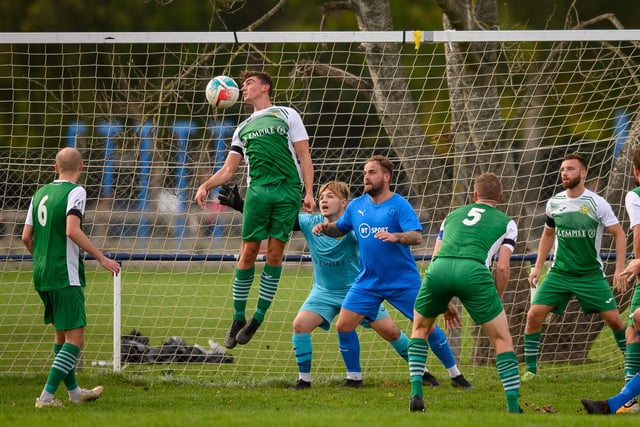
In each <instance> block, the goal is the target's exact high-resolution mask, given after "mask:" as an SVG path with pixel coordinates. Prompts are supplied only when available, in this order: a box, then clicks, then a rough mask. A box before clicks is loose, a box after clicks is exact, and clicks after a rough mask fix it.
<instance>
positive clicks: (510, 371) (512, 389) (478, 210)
mask: <svg viewBox="0 0 640 427" xmlns="http://www.w3.org/2000/svg"><path fill="white" fill-rule="evenodd" d="M473 196H474V202H475V203H472V204H470V205H467V206H463V207H460V208H458V209H456V210H454V211H453V212H451V213H450V214H449V215H448V216H447V218H446V219H445V220H444V222H443V223H442V226H441V227H440V232H439V233H438V238H437V240H436V244H435V247H434V249H433V261H432V262H431V264H430V265H429V268H428V269H427V271H426V273H425V276H424V279H423V281H422V286H421V287H420V291H419V292H418V297H417V298H416V302H415V306H414V316H413V330H412V333H411V339H410V340H409V372H410V377H411V378H410V379H411V399H410V402H409V410H410V411H412V412H419V411H424V408H425V405H424V400H423V390H422V382H421V378H420V377H421V369H423V368H424V366H425V364H426V362H427V350H428V348H429V346H428V343H427V340H426V336H427V333H428V331H429V330H430V329H431V327H432V326H433V325H434V324H435V321H436V318H437V317H438V316H439V315H440V314H443V313H444V314H445V322H448V321H450V320H449V319H448V314H447V313H448V305H449V303H450V301H451V299H452V298H453V297H458V298H459V299H460V302H461V303H462V305H463V306H464V307H465V309H466V310H467V311H468V312H469V315H470V316H471V318H472V319H473V321H474V322H475V323H477V324H478V325H480V326H481V327H482V329H483V330H484V331H485V333H486V334H487V335H488V336H489V338H490V339H491V343H492V344H493V347H494V349H495V351H496V368H497V369H498V375H499V377H500V380H501V382H502V386H503V389H504V391H505V394H506V399H507V411H508V412H513V413H519V412H520V411H521V409H520V405H519V403H518V398H519V394H520V378H519V376H518V358H517V357H516V354H515V352H514V350H513V341H512V338H511V333H510V332H509V325H508V322H507V316H506V314H505V311H504V308H503V306H502V301H501V300H500V298H501V296H502V293H503V292H504V289H505V287H506V285H507V283H508V281H509V262H510V257H511V254H512V253H513V250H514V248H515V242H516V238H517V235H518V227H517V226H516V223H515V222H514V221H513V220H512V219H510V218H509V217H508V216H507V215H506V214H504V213H503V212H501V211H500V210H498V209H497V208H496V205H497V204H498V203H499V202H500V201H502V199H503V194H502V185H501V183H500V180H499V179H498V177H497V176H495V175H494V174H492V173H484V174H482V175H480V176H479V177H478V178H476V181H475V184H474V193H473ZM496 254H497V255H498V261H497V266H496V273H495V282H494V278H493V276H492V274H491V270H490V269H489V268H490V266H491V263H492V260H493V257H494V255H496Z"/></svg>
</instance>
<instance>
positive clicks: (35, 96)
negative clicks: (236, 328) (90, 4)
mask: <svg viewBox="0 0 640 427" xmlns="http://www.w3.org/2000/svg"><path fill="white" fill-rule="evenodd" d="M639 43H640V31H635V30H629V31H626V30H618V31H599V30H584V31H486V32H455V31H389V32H285V33H278V32H269V33H264V32H245V33H232V32H230V33H215V32H214V33H0V57H1V58H2V60H1V61H0V64H2V65H0V67H1V68H2V73H1V77H0V92H1V93H2V96H0V116H2V120H0V152H1V155H0V178H1V179H0V185H2V187H3V188H2V192H3V194H4V197H3V198H2V201H1V203H2V210H1V216H2V220H1V221H0V283H2V286H1V287H0V306H1V311H2V313H3V316H1V317H0V333H1V334H2V336H3V337H4V340H3V342H2V343H1V344H0V349H1V353H2V355H3V357H2V358H1V359H0V370H2V371H4V372H10V373H25V372H44V371H46V369H48V366H49V364H50V360H51V352H52V345H51V344H52V343H51V340H52V336H53V331H52V330H51V327H50V326H45V325H44V324H43V313H42V308H41V303H40V300H39V298H38V295H37V294H36V292H35V291H34V290H33V285H32V283H31V269H32V265H31V261H30V257H29V256H28V254H27V252H26V250H25V248H24V247H23V245H22V243H21V241H20V233H21V230H22V225H23V223H24V219H25V216H26V209H27V207H28V205H29V200H30V197H31V196H32V195H33V193H34V192H35V190H36V189H37V188H38V187H39V186H41V185H43V184H45V183H47V182H50V181H51V180H52V179H54V177H55V173H54V170H53V161H54V155H55V153H56V152H57V150H59V149H60V148H61V147H64V146H74V147H77V148H78V149H80V150H81V152H82V153H83V157H84V159H85V169H84V174H83V176H82V178H81V183H82V184H83V185H84V186H85V188H86V189H87V193H88V205H87V212H86V215H85V221H84V227H85V231H86V232H87V234H88V235H89V236H90V237H91V239H92V240H93V242H94V243H95V244H96V245H97V246H98V247H100V248H101V249H103V250H104V251H105V252H107V253H109V254H110V255H111V256H113V257H115V258H116V259H118V261H120V262H121V263H122V267H123V271H122V275H121V277H119V278H117V279H116V280H115V281H114V279H113V278H112V277H110V276H109V275H108V274H107V273H106V272H104V271H101V270H100V268H99V266H97V265H96V263H95V262H93V261H92V260H88V261H87V272H88V287H87V289H86V301H87V312H88V326H87V329H86V335H87V337H86V345H85V348H84V349H83V356H82V362H83V363H82V369H87V370H89V369H94V370H105V369H114V370H120V369H124V370H125V371H129V372H143V373H146V372H161V373H166V372H173V373H177V374H183V375H189V376H195V377H204V378H210V377H213V376H218V377H219V378H237V377H239V376H242V375H246V376H248V377H255V376H257V375H259V376H261V377H263V378H264V377H267V378H279V377H289V378H295V373H296V371H297V369H296V364H295V358H294V356H293V351H292V344H291V334H292V321H293V319H294V317H295V315H296V313H297V312H298V309H299V308H300V305H301V303H302V302H303V301H304V299H305V297H306V296H307V294H308V292H309V289H310V287H311V283H312V267H311V263H310V262H309V261H310V260H309V256H308V251H307V248H306V245H305V242H304V238H303V236H302V235H301V234H300V233H298V232H294V233H293V235H292V238H291V240H290V242H289V243H288V244H287V247H286V251H285V253H286V259H285V264H284V273H283V278H282V281H281V283H280V286H279V289H278V293H277V295H276V298H275V301H274V303H273V305H272V309H271V310H270V312H269V313H268V316H267V319H266V322H265V324H264V325H263V327H262V328H261V329H260V330H259V332H258V334H257V336H256V337H255V338H254V339H253V340H252V341H251V343H249V344H248V345H246V346H238V347H236V348H235V349H233V350H226V351H225V350H223V349H222V348H221V347H220V345H221V344H222V342H223V338H224V335H225V333H226V331H227V329H228V327H229V325H230V322H231V319H232V289H231V283H232V278H233V269H234V267H235V262H236V260H237V254H238V253H239V251H240V243H241V240H240V224H241V215H240V214H239V213H237V212H233V211H232V210H230V209H229V208H227V207H225V206H222V205H220V203H219V202H218V200H217V191H212V192H211V193H210V201H209V203H208V205H207V207H206V209H201V208H200V207H199V206H198V205H197V204H195V203H194V201H193V198H194V195H195V191H196V189H197V187H198V185H199V184H200V183H201V182H202V181H203V180H204V179H206V178H207V177H208V176H209V175H210V174H211V173H212V172H214V171H216V170H218V169H219V168H220V167H221V165H222V163H223V162H224V159H225V157H226V153H227V150H228V148H229V144H230V139H231V135H232V133H233V130H234V128H235V126H236V125H237V123H238V122H239V121H241V120H243V119H244V118H245V117H247V116H248V115H249V114H250V111H249V109H248V108H247V107H246V106H245V105H243V104H242V102H239V103H238V104H236V105H235V106H233V107H231V108H229V109H226V110H219V109H218V110H216V109H214V108H212V107H211V106H210V105H209V104H208V103H207V102H206V100H205V91H204V89H205V86H206V84H207V82H208V80H209V79H211V78H212V77H213V76H215V75H220V74H225V75H229V76H231V77H234V78H238V76H239V75H240V73H241V72H242V71H243V70H245V69H257V70H264V71H266V72H268V73H269V74H271V75H272V76H273V79H274V86H275V87H274V96H275V97H274V103H276V104H280V105H288V106H292V107H294V108H296V109H297V110H298V111H299V112H300V114H301V116H302V118H303V121H304V123H305V125H306V127H307V130H308V132H309V134H310V144H311V156H312V159H313V163H314V166H315V181H316V189H317V188H318V186H319V184H321V183H323V182H325V181H328V180H336V179H337V180H341V181H345V182H346V183H348V184H349V186H350V188H351V190H352V196H354V197H355V196H358V195H361V194H362V191H363V185H362V174H361V171H362V168H363V166H364V162H365V161H366V159H367V158H369V157H370V156H371V155H373V154H384V155H386V156H388V157H389V158H390V159H391V160H392V161H393V163H394V164H395V167H396V172H395V173H394V177H393V186H394V189H395V191H397V192H399V193H401V194H402V195H404V196H406V197H407V198H408V199H409V200H410V202H411V204H412V205H413V207H414V208H415V211H416V212H417V213H418V215H419V216H420V218H421V221H422V224H423V227H424V234H423V235H424V239H423V244H422V245H420V246H418V247H415V248H414V255H415V257H416V260H417V262H418V264H419V267H420V269H421V271H423V270H424V269H425V268H426V266H427V265H428V262H429V260H430V254H431V251H432V248H433V245H434V242H435V238H436V235H437V231H438V228H439V226H440V224H441V222H442V220H443V219H444V217H445V216H446V214H447V213H448V212H449V211H450V210H451V209H453V208H455V207H457V206H460V205H463V204H465V203H468V202H470V201H471V199H472V189H471V185H472V182H473V178H474V177H475V176H477V175H478V174H479V173H481V172H485V171H491V172H494V173H496V174H497V175H499V176H500V177H501V178H502V182H503V184H504V186H505V200H504V203H502V204H501V205H500V207H501V208H502V209H504V210H505V211H506V212H507V213H508V214H509V215H510V216H512V217H513V218H514V219H515V220H516V221H517V223H518V226H519V236H518V243H517V247H516V251H515V253H514V255H513V258H512V263H511V267H512V272H511V280H510V282H509V285H508V288H507V290H506V292H505V294H504V303H505V309H506V311H507V315H508V317H509V321H510V325H511V331H512V334H513V337H514V344H515V346H516V352H517V354H518V356H519V357H520V359H521V360H522V355H523V351H522V337H523V331H524V324H525V320H526V312H527V310H528V308H529V304H530V296H529V285H528V283H527V275H528V273H529V270H530V267H531V263H532V261H533V260H535V257H536V250H537V245H538V241H539V238H540V236H541V233H542V229H543V223H544V207H545V203H546V201H547V200H548V198H549V197H550V196H551V195H552V194H554V193H555V192H557V191H558V190H559V179H558V176H559V173H558V170H559V164H560V162H561V159H562V158H563V157H564V156H565V155H566V154H568V153H571V152H576V151H577V152H579V153H581V154H582V155H584V156H585V157H586V158H587V160H588V162H589V174H588V186H589V188H591V189H593V190H595V191H597V192H598V193H600V194H602V195H603V196H604V197H605V198H606V199H607V200H608V201H609V202H610V203H611V205H612V206H613V208H614V211H615V213H616V214H617V215H618V218H619V220H620V221H621V223H622V225H623V227H624V228H625V230H627V229H628V218H627V216H626V213H625V211H624V206H623V204H624V194H625V192H626V191H628V190H630V189H632V188H633V187H634V186H635V184H634V182H633V178H632V174H631V163H630V152H631V150H632V149H633V148H634V147H635V146H636V145H637V135H638V130H639V126H638V117H637V111H640V97H639V94H640V78H639V77H638V71H637V70H638V69H639V67H638V63H639V62H640V51H639V49H638V47H639ZM240 172H241V173H239V174H236V177H235V178H234V181H233V183H235V184H237V185H238V186H239V188H240V190H241V192H242V193H244V190H245V188H246V184H245V174H246V170H245V169H244V167H243V168H242V169H241V171H240ZM612 251H613V245H612V241H611V239H610V238H608V237H607V238H605V239H604V241H603V247H602V254H603V258H604V262H605V266H606V273H607V274H608V277H609V278H611V274H612V272H613V264H614V263H613V262H612V259H613V258H612V257H613V256H614V254H612ZM263 261H264V254H261V255H260V257H259V259H258V263H257V268H258V270H260V269H261V268H262V265H263ZM257 288H258V286H257V284H254V286H253V288H252V291H251V296H250V299H249V306H248V309H249V310H251V309H252V308H253V304H254V301H255V299H256V298H257ZM630 296H631V291H629V292H627V293H624V294H620V293H617V292H616V299H617V300H618V303H619V307H620V310H621V311H625V310H626V309H627V307H628V304H629V301H630ZM387 308H388V309H389V311H390V313H391V316H392V317H393V318H394V320H396V321H397V322H398V324H399V326H400V328H401V329H402V330H404V331H405V332H406V333H407V334H409V333H410V328H411V326H410V322H409V321H408V320H407V319H404V318H402V316H400V315H398V313H397V312H396V311H395V310H394V309H393V307H387ZM462 317H463V321H464V327H463V328H462V329H461V330H460V331H458V332H454V333H452V334H451V335H450V341H451V344H452V347H453V348H454V351H455V352H456V355H457V357H458V360H459V364H460V365H461V366H462V367H464V369H465V374H467V373H469V375H472V373H473V370H474V369H475V367H476V366H481V365H486V364H489V363H493V359H494V355H493V351H492V350H491V347H490V345H489V342H488V341H487V340H486V338H484V337H483V335H482V333H480V332H479V331H478V328H477V327H476V326H475V325H473V324H472V322H471V320H470V319H469V317H468V315H467V314H466V313H465V312H464V311H463V312H462ZM134 331H135V333H134ZM358 332H359V335H360V339H361V345H362V355H361V357H362V366H363V370H364V373H365V376H367V375H374V374H376V375H379V374H383V375H391V376H398V377H402V376H406V375H407V373H408V370H407V367H406V364H405V362H404V361H402V360H401V359H400V358H399V357H398V356H397V354H396V353H395V352H394V351H393V349H392V348H391V347H390V346H389V345H388V344H387V343H386V342H384V341H383V340H382V339H381V338H379V337H377V336H376V335H375V333H373V332H372V331H371V330H370V329H362V328H360V329H359V330H358ZM132 333H133V335H132ZM121 336H122V337H124V338H125V339H126V340H130V339H131V338H135V339H134V340H133V341H134V342H135V343H134V344H132V343H130V342H129V344H128V346H127V347H126V349H127V351H130V352H131V354H130V353H127V352H125V353H122V352H121V351H120V350H122V349H125V346H123V345H121V338H120V337H121ZM312 339H313V345H314V347H313V350H314V353H313V366H312V372H313V375H314V378H323V377H324V378H330V377H333V376H338V377H340V376H342V375H343V374H344V370H345V369H344V366H343V363H342V361H341V357H340V353H339V351H338V344H337V338H336V333H335V328H334V327H332V329H331V330H330V331H329V332H325V331H322V330H317V331H315V332H314V333H313V335H312ZM136 343H140V344H141V347H139V348H138V347H137V344H136ZM132 346H133V347H136V348H133V349H132V348H131V347H132ZM136 351H138V352H140V354H138V353H135V352H136ZM171 351H173V353H171ZM134 353H135V354H134ZM172 354H173V356H171V355H172ZM144 355H146V356H148V357H146V358H145V357H143V356H144ZM149 355H151V356H149ZM134 356H135V357H134ZM196 356H198V357H196ZM540 358H541V360H542V362H543V365H542V368H541V371H542V372H549V373H553V372H556V371H558V370H561V369H562V368H563V366H565V364H567V363H571V364H582V365H584V366H585V367H586V369H589V370H593V371H596V372H603V373H606V372H618V371H621V366H622V361H623V357H622V354H620V351H619V350H618V349H617V347H616V345H615V342H614V340H613V338H612V336H611V334H610V331H608V330H607V329H606V328H604V326H603V323H602V322H601V321H600V319H599V317H598V316H592V315H583V314H582V313H581V312H580V310H579V307H578V305H577V304H576V302H575V301H572V302H571V303H570V304H569V306H568V308H567V311H566V313H565V314H564V315H562V316H555V315H553V316H550V317H549V318H548V319H547V320H546V322H545V324H544V329H543V340H542V346H541V353H540ZM428 366H429V367H430V369H431V370H432V371H433V372H434V373H435V374H436V376H437V375H441V376H442V375H445V374H444V370H443V369H442V367H441V366H440V365H439V364H438V362H437V360H436V358H435V357H433V356H430V357H429V362H428ZM621 375H622V374H621Z"/></svg>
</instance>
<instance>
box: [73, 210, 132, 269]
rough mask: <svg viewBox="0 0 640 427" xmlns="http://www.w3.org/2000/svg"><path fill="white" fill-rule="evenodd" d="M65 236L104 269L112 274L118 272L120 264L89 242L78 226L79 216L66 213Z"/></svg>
mask: <svg viewBox="0 0 640 427" xmlns="http://www.w3.org/2000/svg"><path fill="white" fill-rule="evenodd" d="M67 237H69V238H70V239H71V240H73V242H74V243H75V244H76V245H78V246H79V247H80V248H81V249H82V250H83V251H85V252H86V253H88V254H89V255H91V256H92V257H94V258H95V259H96V261H98V263H100V265H101V266H102V267H103V268H104V269H105V270H108V271H110V272H112V273H114V274H118V273H119V272H120V264H118V262H116V261H114V260H112V259H111V258H107V257H106V256H105V255H104V254H103V253H102V252H101V251H100V249H98V248H96V247H95V245H94V244H93V243H91V241H90V240H89V237H87V235H86V234H84V231H82V228H81V227H80V218H79V217H77V216H75V215H67Z"/></svg>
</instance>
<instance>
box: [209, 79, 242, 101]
mask: <svg viewBox="0 0 640 427" xmlns="http://www.w3.org/2000/svg"><path fill="white" fill-rule="evenodd" d="M205 94H206V96H207V101H209V104H211V105H212V106H213V107H216V108H229V107H231V106H233V104H235V103H236V102H237V101H238V97H239V96H240V88H239V87H238V84H237V83H236V82H235V81H234V80H233V79H232V78H231V77H227V76H217V77H214V78H212V79H211V80H209V83H207V89H206V92H205Z"/></svg>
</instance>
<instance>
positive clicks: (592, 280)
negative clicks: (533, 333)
mask: <svg viewBox="0 0 640 427" xmlns="http://www.w3.org/2000/svg"><path fill="white" fill-rule="evenodd" d="M574 295H575V296H576V299H577V300H578V303H579V304H580V307H581V308H582V312H583V313H585V314H589V313H600V312H603V311H609V310H613V309H615V308H617V305H616V299H615V298H614V297H613V292H612V291H611V286H609V282H607V279H606V278H605V277H604V276H603V275H602V273H601V272H598V273H594V274H588V275H584V276H577V275H572V274H567V273H562V272H558V271H555V270H554V269H553V267H552V268H551V269H550V270H549V271H548V272H547V274H546V275H545V276H544V278H543V279H542V282H540V284H539V285H538V289H537V290H536V294H535V296H534V297H533V301H531V303H532V304H542V305H549V306H551V307H553V310H552V312H553V313H555V314H558V315H561V314H562V313H564V311H565V309H566V308H567V304H568V303H569V300H570V299H571V298H572V297H573V296H574Z"/></svg>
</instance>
